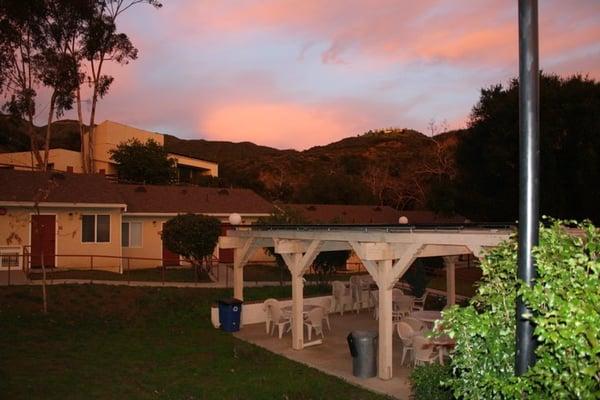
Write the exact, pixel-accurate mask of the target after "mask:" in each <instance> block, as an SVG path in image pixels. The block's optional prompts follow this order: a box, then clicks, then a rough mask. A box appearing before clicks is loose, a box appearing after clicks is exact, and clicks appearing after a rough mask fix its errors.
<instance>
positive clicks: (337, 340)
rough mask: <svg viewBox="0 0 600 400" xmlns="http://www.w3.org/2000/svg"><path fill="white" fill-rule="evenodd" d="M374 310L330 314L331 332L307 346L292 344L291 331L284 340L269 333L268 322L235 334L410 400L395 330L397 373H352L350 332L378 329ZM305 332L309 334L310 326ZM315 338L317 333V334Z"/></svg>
mask: <svg viewBox="0 0 600 400" xmlns="http://www.w3.org/2000/svg"><path fill="white" fill-rule="evenodd" d="M372 315H373V314H372V312H371V311H367V310H363V311H361V313H359V314H356V313H350V312H346V313H344V316H340V315H339V313H336V314H330V316H329V319H330V321H331V332H329V331H327V330H326V331H325V339H324V340H323V344H321V345H316V346H311V347H306V348H304V349H302V350H294V349H293V348H292V335H291V332H288V333H287V334H285V335H284V336H283V338H282V339H281V340H279V339H278V338H277V335H274V336H269V335H267V334H266V333H265V324H264V323H259V324H251V325H244V326H243V327H242V329H241V330H240V331H239V332H237V333H236V334H235V336H236V337H237V338H239V339H242V340H245V341H247V342H250V343H253V344H255V345H257V346H260V347H263V348H265V349H267V350H269V351H272V352H273V353H276V354H280V355H282V356H284V357H287V358H289V359H291V360H294V361H297V362H300V363H302V364H305V365H308V366H310V367H313V368H316V369H318V370H320V371H322V372H324V373H326V374H329V375H334V376H337V377H339V378H341V379H343V380H345V381H347V382H350V383H352V384H354V385H358V386H362V387H364V388H366V389H369V390H372V391H374V392H378V393H381V394H385V395H388V396H392V397H394V398H397V399H403V400H405V399H406V400H408V399H409V397H410V383H409V379H408V377H409V374H410V368H408V367H406V366H401V365H400V360H401V356H402V352H401V349H402V347H401V346H402V345H401V342H400V340H399V339H398V336H397V334H396V333H395V332H394V339H393V365H394V370H393V377H392V378H391V379H389V380H382V379H380V378H377V377H374V378H368V379H362V378H355V377H354V376H353V375H352V357H351V356H350V351H349V350H348V343H347V342H346V336H348V333H349V332H350V331H352V330H372V331H377V330H378V322H377V321H376V320H375V319H373V316H372ZM304 331H305V336H306V329H305V330H304ZM313 340H314V335H313Z"/></svg>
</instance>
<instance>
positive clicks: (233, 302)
mask: <svg viewBox="0 0 600 400" xmlns="http://www.w3.org/2000/svg"><path fill="white" fill-rule="evenodd" d="M242 303H243V301H242V300H240V299H236V298H234V297H229V298H225V299H220V300H219V304H226V305H237V306H239V305H240V304H242Z"/></svg>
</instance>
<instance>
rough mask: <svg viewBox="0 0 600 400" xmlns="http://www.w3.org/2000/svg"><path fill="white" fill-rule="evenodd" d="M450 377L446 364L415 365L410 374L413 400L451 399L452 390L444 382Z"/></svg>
mask: <svg viewBox="0 0 600 400" xmlns="http://www.w3.org/2000/svg"><path fill="white" fill-rule="evenodd" d="M449 378H450V367H449V366H447V365H439V364H429V365H420V366H418V367H415V369H413V370H412V372H411V374H410V380H411V382H412V398H413V399H414V400H451V399H453V398H454V397H452V390H451V389H450V387H448V386H447V385H444V382H446V381H448V379H449Z"/></svg>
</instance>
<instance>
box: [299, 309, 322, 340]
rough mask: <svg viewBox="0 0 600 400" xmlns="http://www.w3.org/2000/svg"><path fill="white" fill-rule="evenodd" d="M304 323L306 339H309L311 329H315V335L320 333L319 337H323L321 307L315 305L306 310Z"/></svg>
mask: <svg viewBox="0 0 600 400" xmlns="http://www.w3.org/2000/svg"><path fill="white" fill-rule="evenodd" d="M304 325H305V326H306V328H307V331H308V340H309V341H310V340H311V334H312V330H313V329H314V330H315V334H316V335H321V337H323V338H324V337H325V336H324V335H323V308H322V307H317V308H313V309H312V310H310V311H309V312H308V316H307V317H306V320H305V321H304Z"/></svg>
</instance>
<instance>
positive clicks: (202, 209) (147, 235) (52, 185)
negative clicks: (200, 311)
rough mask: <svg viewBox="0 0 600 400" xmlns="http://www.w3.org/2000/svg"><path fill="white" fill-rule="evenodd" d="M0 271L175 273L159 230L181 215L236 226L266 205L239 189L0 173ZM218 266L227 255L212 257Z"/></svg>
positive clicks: (266, 211)
mask: <svg viewBox="0 0 600 400" xmlns="http://www.w3.org/2000/svg"><path fill="white" fill-rule="evenodd" d="M0 185H1V186H2V187H3V188H4V189H3V190H2V191H0V255H1V256H2V257H0V268H3V269H6V268H8V264H11V268H23V267H24V265H25V266H32V267H39V266H41V263H42V255H43V261H44V265H45V266H47V267H56V268H84V269H92V268H93V269H103V270H112V271H122V270H124V269H127V268H131V269H133V268H151V267H157V266H161V265H167V266H173V265H179V264H180V263H181V262H182V261H183V260H181V259H180V257H179V256H178V255H177V254H173V253H171V252H169V251H168V249H166V248H165V246H163V242H162V238H161V231H162V225H163V223H164V222H166V221H167V220H168V219H170V218H172V217H174V216H176V215H177V214H182V213H194V214H205V215H212V216H215V217H217V218H219V219H220V220H221V222H222V231H223V233H225V232H226V231H227V229H228V228H230V226H229V225H228V218H229V216H230V215H231V214H234V213H237V214H239V215H240V216H241V219H242V221H241V222H242V224H249V223H252V222H254V221H256V219H257V218H259V217H262V216H268V215H270V214H271V212H272V205H271V204H270V203H269V202H267V201H266V200H264V199H263V198H261V197H260V196H258V195H257V194H255V193H254V192H252V191H251V190H247V189H220V188H203V187H198V186H154V185H123V184H116V183H111V182H109V181H108V180H107V179H105V178H104V177H103V176H101V175H99V174H88V175H84V174H73V173H57V172H45V173H44V172H30V171H17V170H8V169H0ZM215 256H217V257H218V258H219V259H220V261H222V262H233V258H232V257H233V255H232V252H231V251H230V250H223V251H220V250H219V249H218V248H216V249H215Z"/></svg>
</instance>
